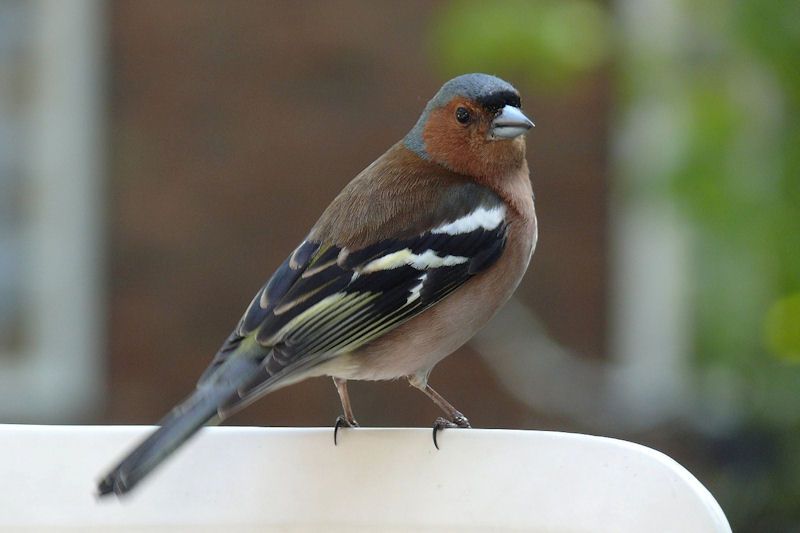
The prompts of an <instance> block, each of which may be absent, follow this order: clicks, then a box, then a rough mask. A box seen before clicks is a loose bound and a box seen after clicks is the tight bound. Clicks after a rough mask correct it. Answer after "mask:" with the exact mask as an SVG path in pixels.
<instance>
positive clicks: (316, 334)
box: [99, 74, 537, 494]
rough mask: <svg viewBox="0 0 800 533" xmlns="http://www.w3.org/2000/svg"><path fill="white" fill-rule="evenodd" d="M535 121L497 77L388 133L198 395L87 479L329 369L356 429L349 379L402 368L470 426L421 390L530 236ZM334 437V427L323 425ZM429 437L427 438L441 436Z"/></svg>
mask: <svg viewBox="0 0 800 533" xmlns="http://www.w3.org/2000/svg"><path fill="white" fill-rule="evenodd" d="M532 126H533V123H532V122H531V121H530V120H529V119H528V118H527V117H526V116H525V115H524V114H523V113H522V111H521V110H520V97H519V93H518V92H517V90H516V89H514V87H512V86H511V85H510V84H508V83H507V82H505V81H503V80H501V79H499V78H496V77H494V76H489V75H486V74H467V75H463V76H459V77H457V78H455V79H452V80H450V81H448V82H447V83H445V84H444V86H442V88H441V89H440V90H439V92H437V93H436V95H435V96H434V97H433V99H431V100H430V101H429V102H428V104H427V105H426V106H425V109H424V110H423V112H422V115H421V116H420V117H419V120H418V121H417V123H416V124H415V125H414V127H413V128H412V129H411V131H410V132H409V133H408V134H407V135H406V136H405V138H403V139H402V140H401V141H400V142H398V143H397V144H395V145H394V146H392V147H391V148H390V149H389V150H388V151H387V152H386V153H384V154H383V155H382V156H380V157H379V158H378V159H377V160H376V161H375V162H373V163H372V164H371V165H370V166H368V167H367V168H366V169H365V170H364V171H363V172H361V173H360V174H359V175H358V176H356V177H355V179H353V180H352V181H351V182H350V183H349V184H348V185H347V186H346V187H345V188H344V190H343V191H342V192H341V193H340V194H339V196H337V197H336V199H334V200H333V202H332V203H331V205H330V206H328V208H327V209H326V210H325V212H324V213H323V214H322V216H321V217H320V219H319V221H317V223H316V224H315V225H314V227H313V228H312V229H311V231H310V232H309V234H308V236H307V237H306V239H305V240H304V241H303V242H302V243H301V244H300V245H299V246H298V247H297V248H296V249H295V250H294V251H293V252H292V253H291V255H289V257H288V258H287V259H286V261H284V262H283V264H282V265H281V266H280V267H278V269H277V270H276V271H275V273H274V274H273V276H272V278H271V279H270V280H269V281H268V282H267V284H266V285H264V287H262V288H261V290H259V291H258V293H256V295H255V298H253V301H252V303H250V306H249V307H248V308H247V310H246V311H245V313H244V316H242V318H241V320H240V321H239V324H238V325H237V326H236V328H235V330H234V331H233V333H232V334H231V335H230V337H228V339H227V340H226V341H225V343H224V344H223V346H222V347H221V348H220V350H219V352H218V353H217V354H216V356H215V357H214V359H213V361H212V362H211V365H210V366H209V368H208V369H207V370H206V371H205V373H204V374H203V375H202V377H201V378H200V380H199V382H198V385H197V388H196V390H195V391H194V393H193V394H192V395H191V396H189V398H188V399H187V400H185V401H184V402H183V403H182V404H180V405H179V406H177V407H175V408H174V409H173V410H172V411H171V412H170V413H169V414H168V415H167V416H166V417H165V418H164V419H163V420H162V421H161V424H160V425H161V427H160V428H159V429H158V430H156V431H155V432H154V433H153V434H152V435H150V437H149V438H147V439H146V440H145V441H144V442H143V443H142V444H140V445H139V447H137V448H136V449H135V450H134V451H133V452H132V453H131V454H130V455H128V456H127V457H126V458H125V459H124V460H123V461H122V462H121V463H120V464H119V465H118V466H117V467H116V468H114V469H113V470H112V471H111V472H110V473H109V474H108V475H107V476H106V477H105V478H104V479H103V480H102V481H101V482H100V484H99V492H100V494H109V493H112V492H113V493H117V494H122V493H125V492H127V491H129V490H131V489H132V488H133V487H134V486H135V485H136V484H137V483H138V482H139V481H140V480H141V479H142V478H143V477H144V476H145V475H147V474H148V473H149V472H150V471H151V470H152V469H153V468H155V467H156V466H157V465H158V464H159V463H161V462H162V461H163V460H164V459H165V458H166V457H167V456H168V455H169V454H170V453H171V452H173V451H174V450H175V449H176V448H178V446H180V445H181V444H183V443H184V442H185V441H186V440H187V439H188V438H189V437H190V436H192V435H193V434H194V433H195V432H197V431H198V430H199V429H200V428H201V427H202V426H203V425H205V424H207V423H210V422H212V421H221V420H223V419H225V418H226V417H228V416H229V415H230V414H231V413H233V412H235V411H237V410H239V409H241V408H242V407H244V406H246V405H248V404H250V403H251V402H253V401H255V400H256V399H258V398H259V397H261V396H263V395H265V394H266V393H268V392H271V391H273V390H276V389H278V388H280V387H284V386H286V385H290V384H292V383H296V382H298V381H301V380H304V379H306V378H309V377H315V376H331V377H332V378H333V381H334V383H335V385H336V388H337V390H338V393H339V396H340V399H341V403H342V409H343V415H342V416H340V417H339V419H338V420H337V423H336V430H338V428H339V426H340V425H346V426H351V427H355V426H357V423H356V419H355V417H354V416H353V410H352V408H351V405H350V400H349V397H348V394H347V381H348V380H354V379H355V380H386V379H396V378H399V377H406V378H407V379H408V380H409V382H410V383H411V385H413V386H414V387H416V388H418V389H420V390H421V391H423V392H424V393H425V394H427V395H428V396H429V397H430V398H431V399H432V400H433V401H434V402H435V403H436V405H438V406H439V407H440V408H441V409H442V411H444V414H445V417H444V418H439V419H437V421H436V422H435V424H434V444H435V443H436V431H437V430H438V429H441V428H444V427H470V426H469V422H468V420H467V418H466V417H465V416H464V415H462V414H461V413H460V412H459V411H458V410H456V409H455V408H454V407H453V406H452V405H450V404H449V403H448V402H447V401H446V400H445V399H444V398H443V397H442V396H440V395H439V394H438V393H437V392H436V391H434V390H433V389H432V388H431V386H430V385H428V375H429V374H430V372H431V369H432V368H433V367H434V365H436V363H438V362H439V361H441V360H442V359H443V358H444V357H445V356H447V355H448V354H450V353H451V352H453V351H454V350H456V349H457V348H458V347H459V346H461V345H462V344H464V343H465V342H466V341H467V340H468V339H469V338H470V337H472V335H473V334H474V333H475V332H476V331H477V330H478V329H479V328H480V327H481V326H483V325H484V324H485V323H486V322H487V321H488V320H489V319H490V318H491V317H492V316H493V315H494V314H495V312H496V311H497V310H498V309H499V307H500V306H501V305H502V304H503V303H505V301H506V300H507V299H508V298H509V297H510V296H511V294H512V292H513V291H514V289H515V288H516V287H517V285H518V284H519V282H520V279H521V278H522V275H523V274H524V272H525V270H526V268H527V266H528V263H529V261H530V258H531V254H532V253H533V249H534V246H535V244H536V236H537V226H536V216H535V212H534V206H533V192H532V189H531V183H530V179H529V176H528V165H527V162H526V161H525V141H524V137H523V134H524V133H526V132H527V131H528V130H529V129H530V128H531V127H532ZM334 439H335V432H334ZM437 447H438V446H437Z"/></svg>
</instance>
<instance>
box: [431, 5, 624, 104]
mask: <svg viewBox="0 0 800 533" xmlns="http://www.w3.org/2000/svg"><path fill="white" fill-rule="evenodd" d="M440 15H441V16H439V17H437V18H436V24H435V26H434V35H433V39H434V42H433V45H434V47H433V52H434V57H435V59H436V60H437V61H438V64H439V66H440V69H441V71H442V72H443V73H445V74H447V75H450V76H454V75H457V74H462V73H464V72H487V73H490V74H498V75H501V76H505V77H510V78H513V79H515V80H520V81H523V82H524V83H526V84H528V85H529V86H533V87H544V88H550V89H558V88H563V87H565V86H569V85H570V84H572V83H574V81H575V78H576V77H577V76H580V75H583V74H585V73H586V72H587V71H589V70H591V69H593V68H595V67H597V66H598V65H599V64H600V63H601V62H602V61H603V60H605V58H606V57H607V55H608V51H609V35H610V32H609V31H608V26H609V21H608V16H607V13H606V11H605V10H604V9H603V8H601V7H600V6H599V5H598V4H597V3H596V2H591V1H587V0H509V1H504V2H481V1H477V0H459V1H454V2H449V3H448V4H446V5H445V6H444V8H443V11H442V12H441V13H440Z"/></svg>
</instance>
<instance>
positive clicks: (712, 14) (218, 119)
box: [0, 0, 800, 532]
mask: <svg viewBox="0 0 800 533" xmlns="http://www.w3.org/2000/svg"><path fill="white" fill-rule="evenodd" d="M799 57H800V3H798V2H796V1H791V0H786V1H778V0H775V1H771V2H761V1H758V0H736V1H725V0H694V1H691V2H690V1H688V0H671V1H663V0H616V1H614V2H594V1H591V0H528V1H521V0H519V1H514V0H511V1H504V2H498V3H492V2H479V1H455V0H451V1H439V2H428V1H422V0H419V1H407V2H355V1H336V2H327V1H316V2H304V3H294V2H288V1H286V2H255V1H230V2H222V1H210V0H204V1H196V2H189V1H178V0H174V1H170V2H158V1H155V0H146V1H133V0H124V1H123V0H117V1H112V2H100V1H93V0H72V1H70V2H60V1H57V0H50V1H47V0H38V1H28V0H0V421H2V422H38V423H109V424H123V423H125V424H127V423H136V424H143V423H153V422H155V421H156V420H158V419H159V418H160V417H161V415H163V414H164V413H165V412H166V411H167V410H168V409H169V408H170V407H171V406H172V405H173V404H175V403H176V402H178V401H179V400H181V399H182V398H183V397H184V396H185V395H187V394H188V393H189V392H190V391H191V389H192V388H193V386H194V383H195V380H196V379H197V377H198V376H199V374H200V373H201V371H202V370H203V369H204V367H205V365H206V364H207V363H208V361H209V358H210V357H211V356H212V355H213V353H214V352H215V351H216V349H217V348H218V346H219V345H220V343H221V342H222V340H223V339H224V338H225V337H226V336H227V334H228V333H229V331H230V330H231V328H232V327H233V326H234V325H235V324H236V322H237V321H238V318H239V316H240V315H241V313H242V312H243V310H244V308H245V306H246V305H247V303H249V301H250V298H251V296H252V294H253V293H254V292H255V291H256V290H257V289H258V288H259V287H260V286H261V284H262V283H263V282H264V281H265V280H266V278H267V277H268V275H269V274H270V273H271V272H272V271H273V269H274V268H276V267H277V265H278V264H279V263H280V262H281V261H282V260H283V259H284V257H285V256H286V255H287V254H288V253H289V252H290V251H291V250H292V249H293V248H294V247H295V246H296V244H297V243H298V242H299V241H300V240H301V239H302V238H303V237H304V236H305V234H306V232H307V230H308V229H309V228H310V226H311V225H312V224H313V223H314V221H315V220H316V217H317V216H318V215H319V214H320V212H321V211H322V209H323V208H324V207H325V206H326V205H327V204H328V203H329V202H330V200H331V199H332V198H333V197H334V196H335V194H336V193H337V192H338V191H339V190H340V189H341V187H342V186H343V185H344V184H345V183H347V181H349V179H350V178H352V177H353V176H355V174H356V173H358V172H359V171H360V170H361V169H362V168H364V167H365V166H366V165H367V164H369V163H370V162H371V161H372V160H373V159H374V158H376V157H377V156H378V155H380V154H381V153H382V152H383V151H384V150H385V149H386V148H387V147H388V146H390V145H391V144H392V143H394V142H395V141H397V140H398V139H399V138H401V137H402V136H403V135H404V134H405V133H406V131H407V130H408V129H410V127H411V126H412V125H413V124H414V122H415V121H416V118H417V116H418V114H419V112H420V111H421V109H422V107H423V106H424V104H425V102H426V101H427V100H428V99H429V98H430V96H432V95H433V93H434V92H435V91H436V90H437V89H438V87H439V86H440V85H441V84H442V83H443V82H444V81H446V80H447V79H449V78H450V77H452V76H454V75H457V74H461V73H464V72H472V71H483V72H489V73H493V74H496V75H499V76H500V77H502V78H505V79H507V80H508V81H510V82H512V83H513V84H514V85H516V86H517V88H518V89H519V90H520V92H521V93H522V95H523V106H524V109H525V110H526V113H528V114H529V115H530V116H532V117H533V118H534V120H535V122H536V129H535V130H533V131H532V132H531V134H530V135H529V138H528V159H529V163H530V166H531V168H532V180H533V185H534V190H535V191H536V198H537V210H538V214H539V221H540V241H539V246H538V248H537V250H536V253H535V255H534V258H533V262H532V265H531V269H530V271H529V273H528V275H527V277H526V278H525V280H524V282H523V285H522V286H521V287H520V289H519V291H518V292H517V295H516V297H515V298H514V300H513V301H512V302H511V303H510V304H509V305H508V306H507V307H506V308H505V309H504V310H503V311H502V312H501V314H500V315H498V317H497V318H496V319H495V320H494V321H493V322H492V323H491V325H490V326H488V327H487V328H486V329H485V331H483V332H482V333H481V334H480V335H479V336H478V337H477V338H476V339H475V340H474V341H473V342H472V343H470V344H469V345H468V346H467V347H465V348H463V349H461V350H459V352H457V353H456V354H454V355H453V356H451V357H450V358H448V359H446V360H445V361H444V362H443V363H441V364H440V365H439V366H437V368H436V370H435V371H434V372H433V374H432V376H431V383H432V384H433V386H434V387H436V388H437V389H438V390H439V391H440V392H442V394H443V395H444V396H445V397H447V398H448V399H450V400H451V401H452V402H453V403H454V404H455V405H456V406H457V407H458V408H459V409H461V410H462V411H463V412H464V413H466V414H467V416H469V417H470V420H471V421H472V423H473V425H475V426H477V427H501V428H535V429H551V430H561V431H579V432H585V433H592V434H599V435H606V436H613V437H620V438H624V439H628V440H632V441H635V442H639V443H642V444H646V445H648V446H652V447H655V448H656V449H659V450H661V451H663V452H665V453H667V454H669V455H671V456H672V457H674V458H675V459H677V460H678V461H679V462H681V463H682V464H684V465H685V466H686V467H687V468H689V470H691V471H692V472H693V473H694V474H695V475H696V476H697V477H698V478H699V479H700V480H701V481H702V482H703V483H704V484H706V486H708V487H709V488H710V490H711V491H712V493H713V494H714V495H715V496H716V497H717V498H718V500H719V501H720V503H721V505H722V507H723V509H724V510H725V512H726V513H727V515H728V517H729V519H730V521H731V524H732V526H733V529H734V530H735V531H743V532H765V531H770V532H783V531H786V532H789V531H800V68H798V65H799V63H798V58H799ZM350 390H351V397H352V399H353V402H354V407H355V409H356V413H357V416H358V419H359V421H360V422H361V423H362V424H363V425H366V426H396V425H397V426H427V425H428V424H429V423H431V422H432V421H433V419H434V418H435V417H436V416H438V413H437V411H436V408H435V406H434V405H432V404H431V403H430V402H429V401H428V400H427V399H426V398H425V397H424V396H423V395H421V394H419V393H418V392H417V391H415V390H413V389H411V388H410V387H409V386H408V385H407V383H405V382H401V381H398V382H393V383H378V384H375V383H354V384H353V385H352V386H351V389H350ZM339 410H340V407H339V402H338V399H337V396H336V393H335V390H334V387H333V386H332V384H331V383H330V382H329V380H326V379H319V380H312V381H308V382H305V383H302V384H300V385H297V386H294V387H291V388H289V389H285V390H282V391H279V392H277V393H275V394H273V395H270V396H269V397H267V398H265V399H263V400H262V401H260V402H259V403H257V404H256V405H254V406H253V407H251V408H250V409H248V410H246V411H245V412H243V413H241V414H240V415H237V416H236V417H235V418H234V419H232V420H231V422H230V423H231V424H259V425H267V426H286V425H291V426H329V425H331V426H332V424H333V422H334V419H335V417H336V416H337V415H338V414H339Z"/></svg>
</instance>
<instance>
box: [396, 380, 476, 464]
mask: <svg viewBox="0 0 800 533" xmlns="http://www.w3.org/2000/svg"><path fill="white" fill-rule="evenodd" d="M408 381H409V383H411V385H412V386H413V387H416V388H418V389H419V390H421V391H422V392H424V393H425V394H426V395H427V396H428V398H430V399H431V400H433V403H435V404H436V405H438V406H439V409H441V410H442V411H444V413H445V415H447V417H446V418H444V417H441V416H440V417H439V418H437V419H436V420H435V421H434V423H433V445H434V446H436V449H437V450H438V449H439V443H438V442H436V434H437V433H438V432H439V431H440V430H442V429H444V428H470V427H472V426H470V425H469V420H467V417H466V416H464V415H463V414H462V413H461V411H459V410H458V409H456V408H455V407H453V406H452V405H450V402H448V401H447V400H445V399H444V398H443V397H442V395H441V394H439V393H438V392H436V391H435V390H433V387H431V386H430V385H428V382H427V380H421V379H419V378H417V377H416V376H411V377H409V379H408Z"/></svg>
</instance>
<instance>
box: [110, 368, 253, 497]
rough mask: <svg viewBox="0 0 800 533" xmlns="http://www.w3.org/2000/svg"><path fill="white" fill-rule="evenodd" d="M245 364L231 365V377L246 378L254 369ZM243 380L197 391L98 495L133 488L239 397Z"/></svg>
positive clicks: (114, 472) (225, 381) (116, 470)
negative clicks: (239, 384) (234, 398)
mask: <svg viewBox="0 0 800 533" xmlns="http://www.w3.org/2000/svg"><path fill="white" fill-rule="evenodd" d="M242 362H243V363H245V364H244V365H232V366H233V367H234V368H230V367H229V368H228V369H227V370H233V372H232V374H234V375H238V376H243V375H246V371H247V370H250V371H252V370H253V367H252V366H251V365H252V363H251V362H245V361H242ZM247 363H251V364H247ZM236 367H238V368H236ZM237 370H238V372H237ZM223 372H224V371H223ZM224 373H225V374H228V373H229V372H224ZM226 377H227V376H226ZM240 381H241V380H240V379H235V378H234V379H221V380H218V381H216V383H214V384H213V385H212V384H209V385H208V386H201V387H200V388H198V389H197V390H196V391H195V392H194V394H192V395H191V396H190V397H189V398H187V399H186V400H185V401H184V402H183V403H181V404H180V405H178V406H177V407H175V408H174V409H173V410H172V411H170V413H169V414H168V415H167V416H165V417H164V419H163V420H161V422H160V424H159V425H160V426H161V427H160V428H158V429H157V430H156V431H154V432H153V433H152V434H151V435H150V436H149V437H147V439H145V441H144V442H142V443H141V444H140V445H139V446H138V447H137V448H136V449H135V450H133V452H131V453H130V454H129V455H128V456H127V457H126V458H125V459H123V460H122V462H121V463H119V465H117V466H116V468H114V469H113V470H112V471H111V472H110V473H109V474H108V475H107V476H105V477H104V478H103V480H102V481H101V482H100V483H99V484H98V487H97V488H98V493H99V495H100V496H105V495H106V494H111V493H115V494H117V495H121V494H124V493H126V492H128V491H130V490H131V489H133V487H135V486H136V484H137V483H138V482H139V481H141V480H142V478H144V477H145V476H146V475H147V474H149V473H150V472H151V471H152V470H153V469H154V468H155V467H157V466H158V465H159V464H161V462H162V461H164V459H166V458H167V457H169V455H170V454H172V452H174V451H175V450H176V449H177V448H178V447H179V446H181V445H182V444H183V443H184V442H186V441H187V440H188V439H189V438H190V437H191V436H192V435H194V434H195V433H197V432H198V431H199V430H200V428H202V427H203V426H204V425H205V424H207V423H208V422H210V421H211V420H212V419H213V418H215V417H216V416H217V410H218V409H219V407H220V406H222V405H224V404H226V403H227V402H228V401H229V400H230V399H231V398H232V397H233V396H234V395H236V394H237V393H236V390H237V384H238V383H239V382H240ZM237 398H238V396H237Z"/></svg>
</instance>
